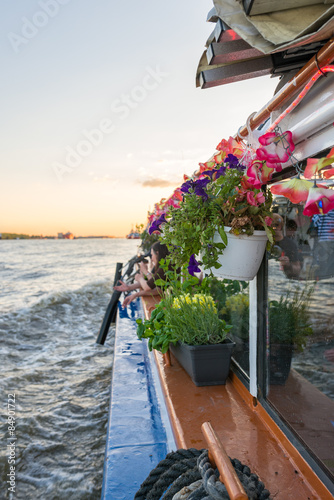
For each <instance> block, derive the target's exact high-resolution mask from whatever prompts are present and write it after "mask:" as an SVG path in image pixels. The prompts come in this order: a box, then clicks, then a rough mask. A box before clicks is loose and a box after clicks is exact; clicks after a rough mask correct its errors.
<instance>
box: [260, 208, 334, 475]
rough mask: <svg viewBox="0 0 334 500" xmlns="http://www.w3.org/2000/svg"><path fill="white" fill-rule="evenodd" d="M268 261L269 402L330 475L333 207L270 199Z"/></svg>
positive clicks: (333, 466) (333, 452)
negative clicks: (324, 209) (309, 208)
mask: <svg viewBox="0 0 334 500" xmlns="http://www.w3.org/2000/svg"><path fill="white" fill-rule="evenodd" d="M275 211H276V215H275V220H274V224H275V228H276V236H275V243H276V245H275V247H274V249H273V251H272V252H271V254H270V255H269V261H268V300H269V322H268V345H267V350H268V395H267V398H268V400H269V402H270V403H271V404H272V405H273V406H274V407H275V408H276V409H277V410H278V412H279V413H280V414H281V416H282V417H283V419H285V420H286V422H287V423H288V425H289V426H291V427H292V428H293V430H294V431H295V432H296V433H297V434H298V435H299V437H300V438H301V439H302V441H303V442H304V443H305V444H306V446H307V447H309V449H310V450H311V452H312V453H313V454H314V455H315V456H316V457H317V458H318V459H319V460H320V461H321V462H322V464H323V467H324V468H327V471H330V473H332V474H333V473H334V448H333V441H332V436H333V431H334V429H333V414H334V401H333V400H334V322H333V305H334V302H333V292H334V211H331V212H329V213H328V214H326V215H319V216H314V217H313V219H312V221H311V220H310V218H308V217H305V216H303V214H302V211H303V206H302V205H293V204H291V203H290V202H289V201H288V200H276V206H275Z"/></svg>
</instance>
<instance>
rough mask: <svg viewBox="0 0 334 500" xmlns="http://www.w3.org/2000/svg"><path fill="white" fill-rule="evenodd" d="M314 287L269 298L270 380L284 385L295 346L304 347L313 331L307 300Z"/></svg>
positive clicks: (298, 348) (273, 383)
mask: <svg viewBox="0 0 334 500" xmlns="http://www.w3.org/2000/svg"><path fill="white" fill-rule="evenodd" d="M312 293H313V287H305V288H304V289H303V290H301V289H300V288H299V287H298V288H296V289H295V290H294V292H291V291H288V293H287V294H286V295H285V296H283V295H282V296H281V297H280V299H279V300H271V301H270V302H269V334H270V353H269V364H270V372H269V382H270V384H272V385H284V384H285V382H286V380H287V378H288V376H289V373H290V368H291V361H292V355H293V351H294V349H296V350H298V351H302V350H303V349H304V347H305V344H306V341H307V337H308V336H310V335H312V333H313V329H312V326H311V320H310V314H309V310H308V304H309V302H310V298H311V295H312Z"/></svg>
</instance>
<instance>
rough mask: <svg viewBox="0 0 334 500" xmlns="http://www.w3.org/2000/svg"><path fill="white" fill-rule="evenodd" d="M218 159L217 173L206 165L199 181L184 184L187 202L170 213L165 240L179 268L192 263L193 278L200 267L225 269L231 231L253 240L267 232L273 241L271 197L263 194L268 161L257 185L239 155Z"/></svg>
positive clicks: (189, 180) (183, 188) (172, 209)
mask: <svg viewBox="0 0 334 500" xmlns="http://www.w3.org/2000/svg"><path fill="white" fill-rule="evenodd" d="M218 156H219V163H214V165H213V164H212V161H213V160H210V163H211V164H210V165H209V167H211V168H208V169H206V170H205V169H204V167H205V166H208V165H205V164H202V165H201V169H200V172H199V175H198V176H197V178H196V177H195V178H194V179H191V178H190V179H187V180H186V181H185V182H184V183H183V184H182V186H181V192H182V193H183V200H182V202H181V203H180V206H179V207H178V208H173V207H172V208H171V209H170V211H169V212H168V216H167V217H166V222H165V223H164V224H163V235H162V236H161V239H162V241H163V242H164V243H166V244H168V245H169V247H170V248H171V249H172V253H173V258H174V260H175V262H176V264H178V265H183V264H185V263H188V262H189V267H188V270H189V272H190V273H191V274H193V273H196V272H198V271H199V270H200V269H199V267H198V266H199V265H200V264H202V265H203V266H204V269H211V268H219V267H220V264H219V263H218V262H217V261H218V257H219V255H221V254H222V253H223V251H224V248H225V247H226V245H227V242H228V240H227V234H226V233H227V231H231V232H233V233H234V234H237V235H239V234H247V235H251V234H253V233H254V231H255V230H264V231H266V233H267V236H268V239H269V241H270V242H271V243H272V242H273V230H272V228H271V222H272V218H271V216H272V213H271V211H270V207H271V201H272V199H271V193H270V192H269V191H264V190H262V184H263V183H262V180H261V169H262V167H263V164H264V163H265V162H264V161H257V165H256V166H255V167H254V166H253V165H252V169H253V172H254V170H255V168H257V172H256V174H257V179H258V182H254V178H253V177H250V176H249V175H248V172H247V167H246V166H245V165H243V164H242V162H241V159H240V158H238V157H237V156H236V155H234V154H233V153H228V154H225V157H223V156H222V154H221V151H220V153H219V154H218V155H216V158H217V157H218ZM213 158H214V157H213ZM222 158H223V159H222ZM249 168H250V167H248V169H249ZM217 233H219V235H220V237H221V239H220V240H219V239H217V238H216V237H215V235H216V234H217Z"/></svg>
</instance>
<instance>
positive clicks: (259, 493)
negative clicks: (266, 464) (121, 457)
mask: <svg viewBox="0 0 334 500" xmlns="http://www.w3.org/2000/svg"><path fill="white" fill-rule="evenodd" d="M230 460H231V463H232V465H233V467H234V469H235V471H236V473H237V475H238V477H239V479H240V481H241V483H242V485H243V487H244V489H245V491H246V494H247V495H248V498H249V500H267V499H268V500H270V493H269V491H268V490H267V489H265V486H264V484H263V482H262V481H260V479H259V477H258V476H257V475H256V474H253V473H252V472H251V470H250V468H249V467H247V465H244V464H242V463H241V462H240V461H239V460H237V459H236V458H235V459H233V460H232V459H230ZM200 479H201V481H199V480H200ZM174 496H176V498H178V499H181V498H182V499H183V498H184V499H185V498H186V499H187V500H229V498H230V497H229V495H228V493H227V490H226V488H225V486H224V484H223V483H221V482H220V481H219V472H218V469H215V470H214V469H213V468H212V466H211V463H210V461H209V458H208V452H207V450H196V449H194V448H190V449H189V450H183V449H180V450H178V451H176V452H171V453H169V454H168V455H167V456H166V458H165V459H164V460H162V461H161V462H159V464H158V465H157V467H156V468H155V469H153V470H152V471H151V472H150V474H149V476H148V477H147V479H145V481H144V482H143V483H142V485H141V487H140V489H139V490H138V491H137V493H136V495H135V497H134V500H160V498H161V499H162V500H173V497H174Z"/></svg>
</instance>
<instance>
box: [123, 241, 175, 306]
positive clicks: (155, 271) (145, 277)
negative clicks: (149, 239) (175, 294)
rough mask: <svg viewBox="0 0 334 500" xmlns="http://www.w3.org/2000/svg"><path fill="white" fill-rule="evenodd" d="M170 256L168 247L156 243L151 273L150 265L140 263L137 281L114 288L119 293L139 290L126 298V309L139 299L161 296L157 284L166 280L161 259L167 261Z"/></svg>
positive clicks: (152, 256)
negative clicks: (159, 280)
mask: <svg viewBox="0 0 334 500" xmlns="http://www.w3.org/2000/svg"><path fill="white" fill-rule="evenodd" d="M168 254H169V252H168V248H167V245H164V244H162V243H160V241H156V242H155V243H153V245H152V247H151V265H152V266H153V267H152V269H151V271H149V269H148V265H147V264H146V263H145V262H140V263H139V272H138V273H137V274H136V275H135V281H134V282H133V283H132V284H131V285H128V284H127V283H124V281H120V285H116V286H115V287H114V290H116V291H118V292H130V291H132V290H138V291H137V292H135V293H132V294H131V295H128V296H127V297H125V299H124V301H123V304H122V307H126V306H127V305H128V304H130V302H132V301H133V300H135V299H136V298H137V297H143V296H147V295H161V290H160V288H158V287H157V286H156V285H155V282H156V280H158V279H163V280H164V279H165V272H164V271H163V269H162V268H161V267H159V262H160V261H161V259H165V258H166V257H167V256H168Z"/></svg>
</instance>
